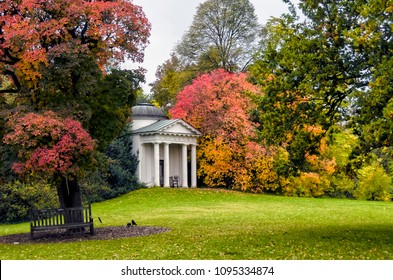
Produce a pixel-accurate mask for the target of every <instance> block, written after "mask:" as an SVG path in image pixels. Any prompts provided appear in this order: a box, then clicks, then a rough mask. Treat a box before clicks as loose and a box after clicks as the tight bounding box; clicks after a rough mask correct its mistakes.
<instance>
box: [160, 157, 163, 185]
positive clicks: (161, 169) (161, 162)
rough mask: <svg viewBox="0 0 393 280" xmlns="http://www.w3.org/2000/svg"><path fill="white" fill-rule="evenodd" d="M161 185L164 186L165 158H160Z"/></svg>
mask: <svg viewBox="0 0 393 280" xmlns="http://www.w3.org/2000/svg"><path fill="white" fill-rule="evenodd" d="M160 186H161V187H163V186H164V160H163V159H160Z"/></svg>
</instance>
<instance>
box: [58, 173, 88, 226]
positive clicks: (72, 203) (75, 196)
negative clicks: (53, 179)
mask: <svg viewBox="0 0 393 280" xmlns="http://www.w3.org/2000/svg"><path fill="white" fill-rule="evenodd" d="M57 193H58V196H59V202H60V208H62V209H67V208H75V207H82V193H81V188H80V185H79V184H78V180H77V178H76V177H72V178H66V177H64V176H60V178H59V184H58V187H57ZM66 213H67V212H66ZM74 214H75V212H74ZM64 219H65V223H75V222H83V211H82V210H81V211H80V213H79V212H78V213H76V214H75V215H72V217H71V216H68V215H65V216H64Z"/></svg>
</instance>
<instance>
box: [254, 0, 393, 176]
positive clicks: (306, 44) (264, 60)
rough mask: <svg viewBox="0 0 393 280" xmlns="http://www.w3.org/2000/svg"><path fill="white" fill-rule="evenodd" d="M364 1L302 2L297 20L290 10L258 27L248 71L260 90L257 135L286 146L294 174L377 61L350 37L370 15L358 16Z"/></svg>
mask: <svg viewBox="0 0 393 280" xmlns="http://www.w3.org/2000/svg"><path fill="white" fill-rule="evenodd" d="M286 2H289V1H286ZM369 2H370V1H365V0H357V1H341V0H340V1H338V0H333V1H331V0H329V1H328V0H319V1H311V0H302V1H300V3H299V9H300V11H301V13H302V14H303V17H301V18H299V17H298V16H297V14H296V11H295V9H292V12H291V14H288V15H284V16H282V17H281V18H278V19H272V20H271V21H270V22H269V23H268V24H267V26H266V27H265V32H264V34H265V38H264V44H263V50H262V51H261V54H260V55H259V58H258V60H257V62H256V63H255V64H254V65H253V66H252V68H251V73H252V79H254V81H255V82H256V83H258V84H260V85H261V86H262V88H263V91H264V93H265V95H263V96H262V97H261V98H260V100H258V103H259V111H260V114H259V116H260V123H261V137H262V138H263V139H266V140H267V141H268V142H270V143H271V144H278V145H283V144H285V145H286V147H287V150H288V151H289V157H290V161H291V163H292V169H293V171H294V172H297V170H303V171H306V170H305V169H306V168H307V165H305V164H304V163H305V155H306V154H307V153H308V154H313V153H318V146H319V143H320V140H321V139H322V138H323V137H324V135H325V133H326V132H327V130H328V129H329V127H330V126H331V125H332V124H335V123H336V122H337V121H342V120H343V119H342V117H343V116H344V114H343V113H345V112H346V109H345V107H346V106H348V105H350V106H349V107H348V108H353V105H354V103H353V97H354V96H356V94H360V95H362V94H363V93H364V92H365V89H366V88H368V87H369V86H370V82H371V79H372V78H371V77H372V73H373V71H374V70H373V69H374V67H375V66H377V65H378V62H377V60H374V59H373V60H370V58H371V57H374V55H373V54H372V53H370V51H367V49H366V48H365V47H364V46H363V45H362V44H360V42H361V40H360V38H355V37H356V36H355V34H356V32H359V30H361V29H362V28H364V27H363V26H364V25H365V24H367V22H368V19H370V18H372V16H371V15H366V14H365V12H364V11H365V9H366V8H367V7H370V6H372V4H371V3H369ZM371 2H372V1H371ZM374 2H375V3H377V1H374ZM379 2H381V1H379ZM382 2H385V3H387V1H382ZM375 3H374V4H375ZM384 26H385V28H386V25H384ZM382 45H383V44H382ZM382 45H379V46H382ZM310 127H321V128H322V130H323V133H319V134H315V133H314V132H313V131H312V130H310V129H309V128H310Z"/></svg>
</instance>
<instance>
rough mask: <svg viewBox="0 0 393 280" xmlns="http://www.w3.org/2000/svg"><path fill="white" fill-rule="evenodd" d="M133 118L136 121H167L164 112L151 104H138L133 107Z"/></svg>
mask: <svg viewBox="0 0 393 280" xmlns="http://www.w3.org/2000/svg"><path fill="white" fill-rule="evenodd" d="M132 118H133V119H134V120H135V119H149V120H151V119H156V120H165V119H167V117H166V116H165V114H164V112H163V111H162V110H161V109H160V108H157V107H156V106H154V105H153V104H150V103H138V104H136V105H135V106H134V107H132Z"/></svg>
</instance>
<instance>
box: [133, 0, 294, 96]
mask: <svg viewBox="0 0 393 280" xmlns="http://www.w3.org/2000/svg"><path fill="white" fill-rule="evenodd" d="M204 1H205V0H133V1H132V2H133V3H134V4H136V5H138V6H142V8H143V11H144V12H145V14H146V16H147V18H148V19H149V21H150V23H151V25H152V30H151V35H150V44H149V46H148V47H147V48H146V51H145V60H144V63H143V64H141V65H140V66H142V67H143V68H145V69H146V70H147V73H146V80H147V82H146V84H145V85H144V86H143V89H144V92H145V94H150V86H149V85H148V84H149V83H151V82H153V81H154V80H155V73H156V70H157V66H158V65H161V64H162V63H163V62H164V61H165V60H167V59H168V58H169V57H170V53H171V52H172V50H173V48H174V46H175V44H176V43H177V42H179V41H180V39H181V38H182V36H183V34H184V33H185V32H186V31H187V30H188V28H189V27H190V25H191V23H192V20H193V17H194V15H195V13H196V9H197V7H198V5H199V4H200V3H203V2H204ZM250 1H251V3H252V4H253V5H254V7H255V12H256V14H257V16H258V20H259V23H261V24H264V23H266V21H267V20H268V19H269V18H270V17H272V16H273V17H278V16H280V15H281V14H282V13H284V12H287V6H286V4H284V3H283V2H282V1H281V0H250ZM293 2H298V1H293ZM125 68H135V66H134V65H128V64H127V63H126V65H125Z"/></svg>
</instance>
